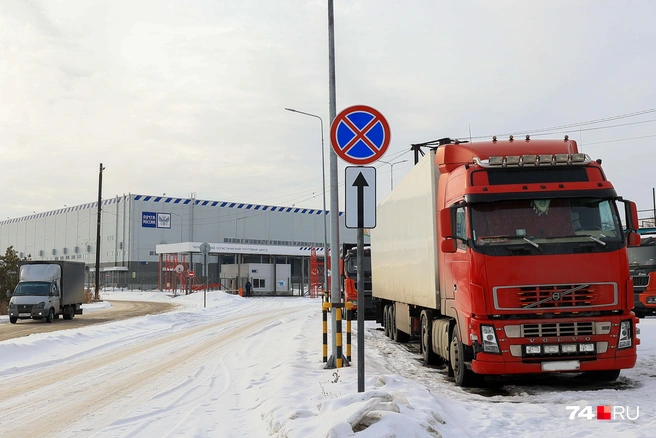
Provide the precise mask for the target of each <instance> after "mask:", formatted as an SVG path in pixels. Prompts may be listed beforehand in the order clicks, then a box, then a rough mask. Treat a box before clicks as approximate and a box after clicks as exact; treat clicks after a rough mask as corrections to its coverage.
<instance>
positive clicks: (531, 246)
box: [469, 197, 624, 254]
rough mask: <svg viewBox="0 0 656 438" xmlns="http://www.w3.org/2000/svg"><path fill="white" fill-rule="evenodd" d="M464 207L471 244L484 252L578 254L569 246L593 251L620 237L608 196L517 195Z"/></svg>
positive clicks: (608, 247) (608, 246)
mask: <svg viewBox="0 0 656 438" xmlns="http://www.w3.org/2000/svg"><path fill="white" fill-rule="evenodd" d="M469 206H470V211H471V224H472V238H473V243H474V246H475V247H476V248H482V249H483V251H484V252H487V251H485V250H484V248H489V247H496V246H502V247H503V246H517V245H520V246H522V247H525V249H526V250H528V252H530V253H533V254H537V253H540V252H542V253H544V251H545V250H546V251H547V253H553V252H558V253H567V252H581V251H580V250H579V249H574V248H576V247H579V248H580V247H581V246H586V247H589V248H593V250H591V251H590V252H597V251H604V250H614V249H617V248H618V246H619V245H621V244H622V242H623V239H624V237H623V234H622V229H621V225H620V220H619V218H618V215H617V209H616V207H615V203H614V201H613V200H611V199H600V198H588V197H586V198H554V199H521V200H504V201H496V202H485V203H472V204H469ZM568 244H569V245H568ZM492 253H495V254H504V253H503V252H498V251H492Z"/></svg>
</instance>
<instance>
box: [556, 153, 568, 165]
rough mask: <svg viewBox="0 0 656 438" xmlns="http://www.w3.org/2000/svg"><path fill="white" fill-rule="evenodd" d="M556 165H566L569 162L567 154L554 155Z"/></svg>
mask: <svg viewBox="0 0 656 438" xmlns="http://www.w3.org/2000/svg"><path fill="white" fill-rule="evenodd" d="M554 156H555V157H556V164H567V162H568V161H569V154H556V155H554Z"/></svg>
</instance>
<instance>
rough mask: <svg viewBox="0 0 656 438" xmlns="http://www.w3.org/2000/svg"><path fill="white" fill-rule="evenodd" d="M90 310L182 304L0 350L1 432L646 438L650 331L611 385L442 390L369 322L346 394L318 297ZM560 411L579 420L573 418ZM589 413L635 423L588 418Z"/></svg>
mask: <svg viewBox="0 0 656 438" xmlns="http://www.w3.org/2000/svg"><path fill="white" fill-rule="evenodd" d="M102 298H103V299H105V300H139V301H150V300H166V301H172V302H175V303H179V304H183V306H182V307H181V308H180V309H179V310H176V311H174V312H171V313H167V314H161V315H150V316H145V317H138V318H133V319H130V320H124V321H118V322H112V323H107V324H102V325H96V326H92V327H86V328H82V329H70V330H64V331H58V332H53V333H44V334H39V335H31V336H28V337H24V338H19V339H13V340H8V341H3V342H0V435H2V436H3V437H6V436H25V434H26V433H29V434H30V435H34V436H37V435H38V433H36V432H38V431H39V430H42V431H44V432H47V433H48V434H50V435H51V436H62V437H63V436H66V437H73V436H95V437H152V436H158V437H172V436H180V437H199V438H200V437H268V436H280V437H303V438H305V437H325V436H330V437H349V436H356V437H376V438H378V437H399V438H401V437H403V438H406V437H433V436H444V437H458V438H460V437H479V436H486V437H506V436H513V437H520V436H521V437H552V436H558V437H587V436H604V437H634V436H635V437H651V436H656V416H655V413H656V397H654V393H655V392H656V383H654V382H655V381H654V380H652V379H654V378H656V319H649V318H648V319H643V320H642V321H641V324H640V329H641V332H642V333H641V335H640V338H641V340H642V344H641V345H640V347H639V356H638V364H637V366H636V367H635V368H634V369H631V370H625V371H623V372H622V375H621V376H620V379H619V380H618V381H617V382H615V383H613V384H610V385H606V386H601V385H596V384H594V383H591V382H586V381H585V380H584V379H581V378H578V377H576V376H566V375H562V376H557V377H540V378H523V379H494V380H493V381H491V382H490V383H488V385H487V387H485V388H482V389H462V388H458V387H456V386H454V384H453V383H452V382H451V381H450V380H449V379H448V378H447V377H446V373H445V371H444V370H440V369H435V368H427V367H424V366H422V365H421V363H420V360H419V356H418V355H416V354H413V353H412V352H410V351H408V347H407V346H404V345H400V344H393V343H391V341H389V340H388V339H387V338H385V337H384V336H383V334H382V332H381V331H380V330H379V328H378V327H377V325H376V324H375V323H374V322H367V323H366V334H365V348H366V358H365V366H366V372H365V392H364V393H358V392H357V386H358V385H357V362H356V360H357V358H356V357H355V355H356V352H357V346H356V345H355V344H354V345H353V350H352V351H353V356H354V357H353V359H354V363H353V364H352V366H351V367H345V368H341V369H324V364H323V363H322V355H321V351H322V350H321V312H320V306H321V303H320V301H319V300H316V299H309V298H299V297H294V298H283V297H278V298H271V297H267V298H241V297H239V296H233V295H227V294H224V293H222V292H210V293H208V294H207V307H206V308H204V307H203V301H204V300H203V293H195V294H193V295H189V296H178V297H175V298H174V297H172V296H170V295H169V294H168V293H162V292H137V291H130V292H105V293H103V294H102ZM108 305H110V304H109V303H107V302H102V303H97V304H92V305H86V306H85V313H86V312H94V311H98V309H99V308H102V307H104V306H108ZM0 324H9V322H8V319H7V317H6V316H4V317H0ZM19 324H20V322H19ZM354 329H355V324H354ZM353 339H354V340H356V339H357V336H356V335H355V333H354V336H353ZM85 397H86V398H85ZM568 406H577V407H578V408H579V412H582V415H580V416H577V415H575V417H574V418H573V419H570V415H572V413H573V412H574V410H573V409H572V408H570V409H568V408H567V407H568ZM587 406H590V408H586V407H587ZM597 406H611V410H612V409H619V407H620V406H621V407H624V409H625V410H626V409H627V408H628V416H630V417H631V418H636V416H637V418H636V419H628V418H626V417H627V415H626V412H625V418H624V419H622V418H620V417H619V416H617V415H615V416H614V418H612V419H610V420H597V419H596V413H597ZM602 409H603V408H602ZM588 413H591V414H592V416H591V418H586V416H588V415H587V414H588ZM588 417H590V416H588ZM26 422H29V423H26Z"/></svg>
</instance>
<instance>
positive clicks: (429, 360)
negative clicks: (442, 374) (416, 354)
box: [420, 310, 442, 365]
mask: <svg viewBox="0 0 656 438" xmlns="http://www.w3.org/2000/svg"><path fill="white" fill-rule="evenodd" d="M420 345H421V354H422V356H423V359H424V365H440V364H441V363H442V361H441V360H440V358H439V356H438V355H437V354H435V353H434V352H433V313H432V312H430V311H427V310H423V311H422V312H421V344H420Z"/></svg>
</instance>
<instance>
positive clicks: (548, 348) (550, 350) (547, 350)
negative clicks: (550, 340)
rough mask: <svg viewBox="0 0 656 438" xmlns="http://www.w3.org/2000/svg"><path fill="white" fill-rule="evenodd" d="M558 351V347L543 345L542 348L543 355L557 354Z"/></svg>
mask: <svg viewBox="0 0 656 438" xmlns="http://www.w3.org/2000/svg"><path fill="white" fill-rule="evenodd" d="M559 351H560V349H559V348H558V345H545V346H544V352H545V354H558V352H559Z"/></svg>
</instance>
